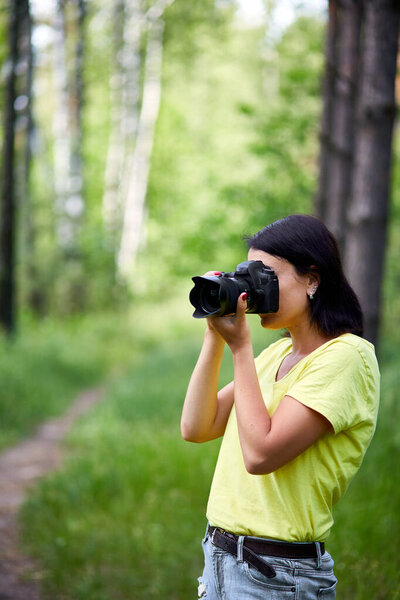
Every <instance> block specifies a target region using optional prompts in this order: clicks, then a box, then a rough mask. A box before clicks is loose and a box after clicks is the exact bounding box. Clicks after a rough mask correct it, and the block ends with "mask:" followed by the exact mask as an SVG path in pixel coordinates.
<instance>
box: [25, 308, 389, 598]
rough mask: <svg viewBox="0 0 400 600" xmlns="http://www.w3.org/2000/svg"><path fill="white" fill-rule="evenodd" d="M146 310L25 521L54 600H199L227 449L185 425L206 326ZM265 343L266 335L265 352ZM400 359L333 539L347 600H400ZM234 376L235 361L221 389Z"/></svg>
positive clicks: (173, 313)
mask: <svg viewBox="0 0 400 600" xmlns="http://www.w3.org/2000/svg"><path fill="white" fill-rule="evenodd" d="M141 310H142V312H140V310H139V313H138V312H136V316H135V319H136V321H135V322H138V319H139V322H140V323H141V324H144V323H145V322H146V323H147V324H148V325H149V333H148V334H147V336H142V332H143V331H144V330H142V329H141V327H142V325H141V326H140V327H138V328H136V335H138V336H139V337H138V339H139V340H140V344H139V346H140V348H139V349H138V344H137V343H134V344H133V345H134V346H135V348H136V353H135V356H134V359H133V361H132V364H131V367H130V369H129V371H128V372H127V374H126V375H125V376H123V377H121V378H119V379H118V380H115V381H114V382H113V383H112V384H111V385H110V386H109V390H108V394H107V400H106V401H104V402H103V403H102V404H101V405H99V406H98V407H97V408H96V409H95V410H94V411H93V412H92V413H91V414H90V415H87V416H86V417H85V418H84V419H83V420H82V421H81V422H80V423H79V424H78V425H77V426H76V427H75V428H74V430H73V432H72V434H71V435H70V437H69V441H68V445H69V459H68V461H67V463H66V464H65V466H64V468H63V469H62V470H61V471H60V472H58V473H56V474H54V475H52V476H51V477H49V478H48V479H47V480H45V481H42V482H41V484H40V485H39V486H38V487H37V488H36V489H35V490H33V492H32V493H31V495H30V497H29V500H28V502H27V503H26V504H25V506H24V508H23V510H22V513H21V523H22V525H23V532H24V533H23V538H24V544H25V547H26V548H27V549H28V550H29V551H30V552H31V553H32V554H33V555H34V556H36V557H37V558H38V559H39V561H40V564H41V565H42V568H43V570H42V572H41V573H40V574H39V575H40V577H41V580H42V585H43V589H44V591H45V593H46V597H48V598H51V599H55V598H56V599H60V600H61V599H62V600H72V599H74V600H83V599H85V600H123V599H126V600H128V599H130V600H132V599H134V600H145V599H146V600H158V599H160V600H161V598H168V599H170V600H187V599H188V598H192V597H196V587H197V585H196V579H197V577H198V575H199V574H200V572H201V569H202V555H201V548H200V539H201V536H202V533H203V529H204V527H205V516H204V515H205V506H206V501H207V495H208V491H209V486H210V483H211V477H212V472H213V467H214V464H215V460H216V456H217V452H218V447H219V442H218V441H216V442H212V443H210V444H205V445H199V446H197V445H193V444H188V443H186V442H184V441H183V440H182V439H181V437H180V434H179V416H180V409H181V404H182V398H183V395H184V392H185V388H186V384H187V381H188V378H189V376H190V372H191V369H192V367H193V363H194V361H195V358H196V356H197V352H198V349H199V343H200V337H201V333H200V332H201V329H202V324H199V323H197V322H193V323H192V322H190V320H189V319H187V318H186V315H183V316H182V315H179V312H178V311H179V303H178V304H177V305H175V306H171V305H168V307H166V309H163V310H161V311H149V310H148V309H146V308H143V309H141ZM146 314H147V318H146ZM179 316H180V318H178V317H179ZM253 324H254V326H255V327H256V319H254V320H253ZM143 327H144V325H143ZM261 333H262V334H264V336H265V332H262V331H261ZM141 336H142V337H141ZM133 337H134V339H135V333H134V336H133ZM136 341H137V340H136ZM263 343H265V340H264V341H263V340H262V338H261V337H260V335H259V334H257V336H256V341H255V345H256V347H257V350H259V349H260V348H261V346H262V344H263ZM397 347H398V346H397ZM385 352H386V354H385ZM396 352H397V349H396V347H395V346H394V345H393V344H392V345H390V344H389V345H388V346H387V348H386V349H384V352H383V354H384V355H385V365H384V368H383V386H382V388H383V393H382V409H381V416H380V422H379V427H378V430H377V433H376V437H375V439H374V441H373V443H372V445H371V448H370V450H369V453H368V455H367V458H366V460H365V462H364V465H363V467H362V470H361V472H360V474H359V475H358V476H357V477H356V479H355V481H354V482H353V484H352V486H351V488H350V491H349V492H348V494H347V496H346V497H345V499H344V500H342V502H341V503H340V504H339V506H338V507H337V510H336V513H335V517H336V524H335V527H334V529H333V533H332V534H331V537H330V539H329V542H328V549H329V551H330V552H331V553H332V554H333V556H334V558H335V561H336V573H337V575H338V578H339V587H338V598H339V599H341V600H361V599H362V600H365V599H366V598H368V599H369V598H373V599H376V600H381V599H382V600H383V599H385V600H386V599H393V600H394V599H396V598H399V597H400V596H399V593H400V592H399V583H398V573H397V565H398V562H397V546H398V541H399V539H400V536H399V533H400V531H399V521H400V520H399V514H398V506H399V505H400V501H399V500H400V498H399V496H400V491H399V486H398V479H397V483H396V474H398V467H397V462H398V461H397V457H398V449H399V443H400V437H399V435H398V432H397V428H396V425H395V424H396V417H398V416H399V414H398V413H399V408H398V406H399V405H398V403H396V394H397V389H398V387H399V385H398V384H399V378H400V376H399V374H398V368H397V365H396V362H395V357H396ZM230 376H231V365H230V360H229V356H227V357H226V359H225V361H224V365H223V373H222V380H223V381H227V380H228V379H229V378H230Z"/></svg>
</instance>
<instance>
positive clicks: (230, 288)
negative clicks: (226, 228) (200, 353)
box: [189, 260, 279, 319]
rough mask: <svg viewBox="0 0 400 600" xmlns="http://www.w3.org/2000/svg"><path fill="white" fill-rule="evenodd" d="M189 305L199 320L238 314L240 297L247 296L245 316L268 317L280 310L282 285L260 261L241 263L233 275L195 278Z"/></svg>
mask: <svg viewBox="0 0 400 600" xmlns="http://www.w3.org/2000/svg"><path fill="white" fill-rule="evenodd" d="M192 279H193V282H194V287H193V288H192V290H191V292H190V296H189V299H190V302H191V303H192V305H193V306H194V308H195V309H196V310H195V311H194V313H193V316H194V317H195V318H196V319H201V318H204V317H210V316H214V317H222V316H225V315H232V314H235V313H236V306H237V301H238V298H239V296H240V294H243V292H246V293H247V309H246V313H256V314H267V313H274V312H277V310H278V308H279V284H278V278H277V276H276V275H275V273H274V271H273V270H272V269H270V268H269V267H266V266H265V265H264V263H263V262H261V260H248V261H246V262H242V263H240V264H239V265H238V266H237V267H236V270H235V271H234V272H233V273H221V275H219V276H216V275H210V276H207V275H206V276H203V277H192Z"/></svg>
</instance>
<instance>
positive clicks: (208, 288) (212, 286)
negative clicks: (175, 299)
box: [189, 275, 247, 318]
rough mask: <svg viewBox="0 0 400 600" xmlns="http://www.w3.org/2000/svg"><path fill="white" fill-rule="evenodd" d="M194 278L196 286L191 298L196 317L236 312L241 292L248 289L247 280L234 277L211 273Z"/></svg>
mask: <svg viewBox="0 0 400 600" xmlns="http://www.w3.org/2000/svg"><path fill="white" fill-rule="evenodd" d="M192 279H193V281H194V284H195V286H194V288H193V289H192V291H191V292H190V296H189V298H190V302H191V303H192V304H193V306H194V307H195V309H196V310H195V312H194V313H193V316H194V317H196V318H202V317H209V316H214V317H221V316H223V315H230V314H234V313H235V312H236V306H237V301H238V298H239V296H240V294H242V293H243V292H245V291H247V286H246V282H245V281H241V280H240V281H238V280H235V279H234V278H228V277H216V276H213V275H211V276H204V277H193V278H192Z"/></svg>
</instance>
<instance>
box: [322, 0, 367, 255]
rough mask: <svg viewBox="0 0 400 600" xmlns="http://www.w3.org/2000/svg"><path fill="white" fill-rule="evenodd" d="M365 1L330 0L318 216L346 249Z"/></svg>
mask: <svg viewBox="0 0 400 600" xmlns="http://www.w3.org/2000/svg"><path fill="white" fill-rule="evenodd" d="M361 18H362V2H361V1H360V0H330V2H329V25H328V35H327V47H326V73H325V81H324V88H323V96H324V110H323V117H322V127H321V159H320V180H319V189H318V195H317V200H316V202H317V213H318V215H319V216H320V217H321V218H323V219H324V220H325V222H326V224H327V225H328V226H329V228H330V229H331V230H332V232H333V233H334V234H335V236H336V238H337V240H338V242H339V245H340V246H341V248H342V249H343V247H344V243H345V238H346V218H345V213H346V206H347V202H348V198H349V195H350V190H351V175H352V166H353V153H354V133H355V126H354V121H355V108H356V98H357V78H358V73H359V68H360V33H361Z"/></svg>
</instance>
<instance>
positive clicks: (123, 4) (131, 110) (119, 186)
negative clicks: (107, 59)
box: [102, 0, 143, 232]
mask: <svg viewBox="0 0 400 600" xmlns="http://www.w3.org/2000/svg"><path fill="white" fill-rule="evenodd" d="M114 23H115V26H114V27H115V44H114V52H115V58H116V60H115V69H114V72H113V73H112V75H111V79H110V106H111V131H110V142H109V147H108V153H107V161H106V170H105V186H104V195H103V205H102V208H103V222H104V225H105V228H106V230H107V231H109V232H115V231H116V229H117V227H118V225H119V224H120V220H121V209H122V199H121V196H123V190H124V188H125V187H126V185H127V184H126V183H124V182H125V180H126V175H125V171H126V170H127V169H126V163H127V161H128V162H129V156H131V155H132V152H133V148H134V144H135V139H136V133H137V123H138V113H139V99H140V70H141V68H140V38H141V33H142V25H143V15H142V13H141V8H140V0H120V1H119V2H118V3H117V4H116V5H115V8H114ZM118 37H119V39H118ZM130 147H131V148H132V150H129V148H130Z"/></svg>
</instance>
